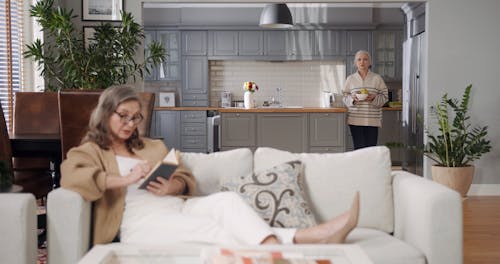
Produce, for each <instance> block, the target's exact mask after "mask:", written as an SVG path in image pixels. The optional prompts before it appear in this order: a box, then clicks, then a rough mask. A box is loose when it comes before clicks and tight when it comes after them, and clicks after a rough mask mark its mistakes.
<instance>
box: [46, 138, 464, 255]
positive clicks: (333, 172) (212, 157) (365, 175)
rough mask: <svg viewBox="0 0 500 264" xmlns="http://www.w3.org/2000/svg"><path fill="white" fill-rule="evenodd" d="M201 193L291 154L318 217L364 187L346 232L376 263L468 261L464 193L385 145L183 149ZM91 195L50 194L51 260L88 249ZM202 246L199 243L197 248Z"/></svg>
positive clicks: (348, 200) (331, 214) (336, 210)
mask: <svg viewBox="0 0 500 264" xmlns="http://www.w3.org/2000/svg"><path fill="white" fill-rule="evenodd" d="M182 160H183V162H184V163H185V164H186V166H187V167H189V168H190V169H191V170H192V172H193V174H194V175H195V177H196V179H197V181H198V183H199V190H200V194H201V195H203V194H208V193H213V192H216V191H218V190H219V189H220V182H221V179H227V177H239V176H244V175H249V174H252V173H259V172H262V171H264V170H267V169H269V168H271V167H273V166H276V165H278V164H281V163H283V162H287V161H291V160H300V161H301V162H302V164H303V165H304V169H303V175H304V185H305V193H306V200H307V201H308V203H309V205H310V208H311V210H312V212H313V214H314V216H315V218H316V220H317V221H318V222H322V221H325V220H327V219H330V218H332V217H334V216H335V215H338V214H340V213H341V212H343V211H344V210H346V209H347V208H349V206H350V203H351V199H352V197H353V195H354V193H355V191H360V194H361V211H360V220H359V225H358V227H357V228H356V229H355V230H354V231H353V232H352V233H351V234H350V235H349V236H348V237H347V243H356V244H358V245H360V246H361V248H362V249H363V250H364V251H365V252H366V253H367V255H368V256H369V257H370V259H371V260H372V261H373V263H375V264H391V263H394V264H396V263H397V264H402V263H414V264H425V263H427V264H446V263H453V264H457V263H459V264H460V263H462V258H463V257H462V256H463V253H462V201H461V198H460V195H459V194H458V193H456V192H455V191H452V190H450V189H448V188H446V187H444V186H442V185H440V184H437V183H434V182H432V181H429V180H426V179H424V178H422V177H419V176H416V175H413V174H410V173H408V172H404V171H391V167H390V153H389V150H388V149H387V148H386V147H372V148H366V149H362V150H357V151H353V152H346V153H336V154H314V153H299V154H298V153H290V152H286V151H281V150H277V149H272V148H259V149H257V150H256V151H255V153H252V152H251V151H250V150H249V149H243V148H242V149H235V150H230V151H223V152H217V153H212V154H202V153H183V154H182ZM90 208H91V206H90V203H89V202H86V201H84V200H83V199H82V198H81V197H80V195H78V194H77V193H74V192H72V191H69V190H65V189H63V188H59V189H57V190H54V191H52V192H51V193H50V194H49V196H48V212H47V216H48V219H47V221H48V249H49V251H48V253H49V256H48V257H49V262H50V263H51V264H54V263H75V262H77V261H78V260H79V259H80V258H81V257H82V256H83V255H84V254H85V253H86V252H87V251H88V249H89V238H90ZM198 249H199V247H196V246H195V247H193V250H198Z"/></svg>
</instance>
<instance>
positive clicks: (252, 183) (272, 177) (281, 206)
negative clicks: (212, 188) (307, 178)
mask: <svg viewBox="0 0 500 264" xmlns="http://www.w3.org/2000/svg"><path fill="white" fill-rule="evenodd" d="M303 178H304V176H303V175H302V162H300V161H298V160H294V161H290V162H287V163H283V164H280V165H278V166H274V167H272V168H271V169H269V170H266V171H263V172H261V173H258V174H255V175H247V176H239V177H230V178H222V181H221V185H222V186H221V190H222V191H233V192H236V193H237V194H238V195H240V197H241V198H243V200H244V201H245V202H247V203H248V204H249V205H250V206H251V207H252V208H253V209H254V210H255V211H256V212H257V213H258V214H259V215H260V216H261V217H262V218H263V219H264V220H265V221H266V222H267V223H268V224H269V225H270V226H274V227H293V228H306V227H311V226H315V225H316V220H315V219H314V215H313V214H312V212H311V209H310V208H309V205H308V203H307V202H306V200H305V198H304V196H305V195H304V184H303V182H304V179H303Z"/></svg>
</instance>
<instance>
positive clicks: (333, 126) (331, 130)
mask: <svg viewBox="0 0 500 264" xmlns="http://www.w3.org/2000/svg"><path fill="white" fill-rule="evenodd" d="M345 122H346V120H345V114H344V113H310V114H309V146H310V148H309V151H311V152H343V151H345V149H344V146H345V133H344V132H345Z"/></svg>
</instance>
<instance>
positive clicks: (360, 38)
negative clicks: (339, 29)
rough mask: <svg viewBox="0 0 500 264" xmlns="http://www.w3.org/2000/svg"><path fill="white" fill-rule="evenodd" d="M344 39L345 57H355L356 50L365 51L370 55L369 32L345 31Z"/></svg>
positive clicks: (370, 41) (370, 40) (370, 34)
mask: <svg viewBox="0 0 500 264" xmlns="http://www.w3.org/2000/svg"><path fill="white" fill-rule="evenodd" d="M346 37H347V41H346V43H347V55H355V54H356V52H357V51H358V50H366V51H368V52H370V53H371V50H372V33H371V31H347V36H346Z"/></svg>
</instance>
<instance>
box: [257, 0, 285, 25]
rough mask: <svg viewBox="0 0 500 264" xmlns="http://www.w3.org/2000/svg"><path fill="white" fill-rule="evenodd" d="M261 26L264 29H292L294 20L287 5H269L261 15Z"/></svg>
mask: <svg viewBox="0 0 500 264" xmlns="http://www.w3.org/2000/svg"><path fill="white" fill-rule="evenodd" d="M259 26H261V27H264V28H291V27H293V18H292V13H290V9H288V6H287V5H286V4H267V5H266V6H265V7H264V10H262V13H261V14H260V22H259Z"/></svg>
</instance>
